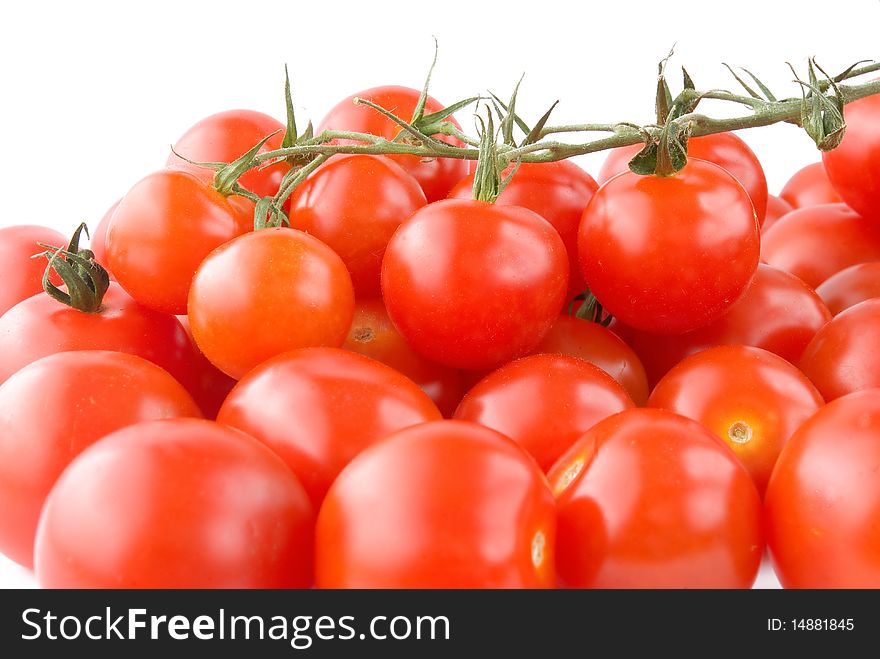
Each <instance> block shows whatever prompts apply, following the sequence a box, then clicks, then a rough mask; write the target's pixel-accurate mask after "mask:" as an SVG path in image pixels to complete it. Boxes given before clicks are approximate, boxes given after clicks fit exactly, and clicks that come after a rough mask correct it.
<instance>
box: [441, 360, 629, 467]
mask: <svg viewBox="0 0 880 659" xmlns="http://www.w3.org/2000/svg"><path fill="white" fill-rule="evenodd" d="M631 407H634V404H633V402H632V399H630V397H629V395H628V394H627V393H626V390H625V389H624V388H623V387H622V386H621V385H620V384H619V383H618V382H617V381H616V380H614V378H612V377H611V376H610V375H608V374H607V373H606V372H605V371H603V370H602V369H600V368H599V367H598V366H594V365H593V364H590V363H589V362H585V361H584V360H582V359H578V358H577V357H568V356H565V355H531V356H529V357H522V358H521V359H517V360H516V361H513V362H510V363H509V364H506V365H505V366H502V367H501V368H499V369H498V370H497V371H494V372H492V373H490V374H489V375H487V376H486V377H485V378H483V379H482V380H481V381H480V382H478V383H477V384H476V385H475V386H474V387H473V388H472V389H471V390H470V391H468V392H467V394H465V397H464V398H463V399H462V401H461V403H460V404H459V406H458V409H456V410H455V416H454V418H456V419H461V420H462V421H473V422H474V423H479V424H481V425H483V426H486V427H487V428H492V429H493V430H497V431H498V432H500V433H501V434H503V435H506V436H507V437H510V438H511V439H512V440H514V441H515V442H516V443H517V444H519V445H520V446H521V447H522V448H523V449H525V450H526V451H528V452H529V454H530V455H531V456H532V457H533V458H535V461H536V462H537V463H538V466H539V467H541V469H543V470H544V471H546V470H547V469H549V468H550V467H552V466H553V463H554V462H555V461H556V460H557V459H558V458H559V456H560V455H562V454H563V453H564V452H565V451H566V450H567V449H568V447H569V446H571V445H572V444H573V443H574V442H575V440H577V438H578V437H580V436H581V435H582V434H583V433H584V432H586V431H587V430H589V429H590V428H592V427H593V426H594V425H596V423H598V422H599V421H601V420H602V419H605V418H608V417H609V416H611V415H612V414H615V413H617V412H621V411H623V410H625V409H629V408H631Z"/></svg>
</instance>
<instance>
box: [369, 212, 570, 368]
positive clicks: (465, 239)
mask: <svg viewBox="0 0 880 659" xmlns="http://www.w3.org/2000/svg"><path fill="white" fill-rule="evenodd" d="M567 287H568V258H567V256H566V253H565V245H564V244H563V243H562V239H561V238H560V237H559V234H558V233H557V232H556V230H555V229H554V228H553V227H552V226H551V225H550V224H549V223H548V222H547V221H546V220H544V219H543V218H542V217H541V216H540V215H538V214H537V213H535V212H534V211H530V210H528V209H526V208H521V207H519V206H496V205H494V204H489V203H486V202H483V201H474V200H466V199H448V200H444V201H440V202H436V203H433V204H428V205H427V206H425V207H424V208H421V209H419V210H418V211H416V212H415V214H414V215H412V217H410V218H409V219H408V220H406V221H405V222H404V223H403V224H401V225H400V228H399V229H398V230H397V231H396V232H395V234H394V236H393V237H392V238H391V241H390V242H389V243H388V250H387V251H386V252H385V258H384V260H383V262H382V294H383V297H384V299H385V305H386V308H387V309H388V315H389V316H391V320H392V321H393V322H394V324H395V326H396V327H397V329H398V330H400V333H401V334H402V335H403V337H404V338H405V339H406V341H407V343H409V344H410V345H411V346H412V347H413V349H415V350H416V351H417V352H419V353H420V354H422V355H424V356H425V357H427V358H428V359H431V360H432V361H436V362H440V363H441V364H446V365H449V366H453V367H456V368H469V369H484V368H485V369H488V368H494V367H497V366H500V365H501V364H503V363H505V362H507V361H510V360H511V359H513V358H515V357H519V356H522V355H524V354H526V353H528V352H529V351H531V350H533V349H534V348H535V346H537V345H538V343H539V342H540V341H541V339H542V338H543V337H544V335H545V334H546V333H547V331H548V330H549V329H550V326H551V325H552V324H553V322H554V321H555V320H556V316H557V315H558V314H559V312H560V311H561V309H562V304H563V302H564V300H565V293H566V290H567Z"/></svg>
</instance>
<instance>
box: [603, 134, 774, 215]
mask: <svg viewBox="0 0 880 659" xmlns="http://www.w3.org/2000/svg"><path fill="white" fill-rule="evenodd" d="M642 146H643V145H641V144H634V145H632V146H625V147H620V148H617V149H612V150H611V151H609V152H608V156H607V157H606V158H605V162H604V163H603V164H602V169H601V170H599V183H605V181H607V180H608V179H610V178H611V177H613V176H615V175H616V174H620V173H621V172H625V171H628V169H629V166H628V165H629V161H630V160H632V159H633V156H635V155H636V154H637V153H638V152H639V151H641V150H642ZM688 157H690V158H699V159H700V160H708V161H709V162H714V163H715V164H716V165H719V166H720V167H723V168H724V169H726V170H727V171H728V172H729V173H730V174H731V175H732V176H733V177H734V178H735V179H736V180H737V181H739V182H740V183H741V184H742V186H743V187H744V188H745V189H746V192H748V194H749V199H751V200H752V205H753V206H754V208H755V216H756V217H757V219H758V226H761V225H762V224H763V223H764V215H765V211H766V208H767V178H766V177H765V176H764V168H763V167H761V163H760V161H759V160H758V157H757V156H756V155H755V152H754V151H752V150H751V149H750V148H749V145H748V144H746V143H745V142H743V140H742V139H741V138H740V137H738V136H737V135H735V134H733V133H714V134H712V135H703V136H702V137H692V138H691V139H689V140H688Z"/></svg>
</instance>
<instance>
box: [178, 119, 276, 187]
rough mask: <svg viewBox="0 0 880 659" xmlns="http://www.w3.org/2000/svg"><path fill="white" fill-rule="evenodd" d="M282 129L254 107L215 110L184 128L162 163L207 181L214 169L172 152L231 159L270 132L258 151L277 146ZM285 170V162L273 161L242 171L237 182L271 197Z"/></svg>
mask: <svg viewBox="0 0 880 659" xmlns="http://www.w3.org/2000/svg"><path fill="white" fill-rule="evenodd" d="M284 129H285V127H284V124H282V123H281V122H280V121H278V120H277V119H275V118H274V117H270V116H269V115H267V114H263V113H262V112H257V111H255V110H227V111H225V112H218V113H217V114H212V115H210V116H208V117H205V118H204V119H202V120H200V121H198V122H196V123H195V124H194V125H193V126H191V127H190V128H188V129H187V131H186V132H185V133H184V134H183V135H182V136H181V137H180V139H179V140H177V142H175V144H174V147H173V149H174V150H173V151H172V152H171V153H170V154H168V161H167V162H166V164H167V165H168V166H169V167H174V168H176V169H183V170H185V171H188V172H190V173H192V174H194V175H196V176H198V177H199V178H201V179H202V180H205V181H206V182H208V183H210V182H211V181H212V180H213V178H214V173H215V170H214V169H211V168H207V167H199V166H198V165H193V164H190V163H188V162H187V161H186V160H184V159H183V158H180V157H179V156H178V155H176V154H180V156H183V157H184V158H187V159H189V160H192V161H194V162H232V161H234V160H237V159H238V158H240V157H241V156H243V155H244V154H245V153H247V152H248V151H250V150H251V149H252V148H254V147H255V146H256V145H257V143H258V142H259V141H260V140H262V139H263V138H265V137H266V136H268V135H272V133H275V134H274V135H273V136H272V137H270V138H269V140H268V141H267V142H266V143H265V144H264V145H263V146H262V147H260V150H259V153H266V152H268V151H274V150H276V149H280V148H281V141H282V140H283V139H284ZM175 152H176V154H175ZM289 170H290V165H289V164H288V163H286V162H283V161H282V162H277V163H273V164H272V165H269V166H268V167H258V168H255V169H252V170H250V171H248V172H246V173H245V174H243V175H242V176H241V177H240V178H239V179H238V182H239V183H240V184H241V185H242V186H244V187H245V188H246V189H248V190H250V191H251V192H255V193H257V194H258V195H259V196H261V197H271V196H274V195H275V193H276V192H278V188H279V187H280V186H281V179H282V178H283V177H284V175H285V174H286V173H287V172H288V171H289Z"/></svg>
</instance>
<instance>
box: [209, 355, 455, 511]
mask: <svg viewBox="0 0 880 659" xmlns="http://www.w3.org/2000/svg"><path fill="white" fill-rule="evenodd" d="M438 419H440V412H438V411H437V408H436V406H435V405H434V404H433V403H432V402H431V399H430V398H428V396H427V395H426V394H425V393H424V392H423V391H422V390H421V389H419V387H418V386H417V385H416V384H415V383H414V382H412V381H410V380H409V379H407V378H406V377H404V376H403V375H401V374H400V373H398V372H397V371H395V370H394V369H392V368H390V367H388V366H385V365H384V364H381V363H379V362H377V361H374V360H372V359H368V358H367V357H364V356H363V355H358V354H355V353H353V352H349V351H347V350H339V349H335V348H306V349H303V350H295V351H291V352H288V353H285V354H283V355H279V356H278V357H275V358H274V359H270V360H269V361H267V362H265V363H263V364H261V365H260V366H258V367H257V368H255V369H254V370H253V371H251V372H250V373H248V374H247V375H246V376H245V377H244V378H242V380H241V382H239V384H238V385H237V386H236V387H235V388H234V389H233V390H232V392H231V393H230V394H229V396H228V397H227V399H226V401H225V402H224V403H223V407H221V408H220V413H219V414H218V415H217V420H218V421H219V422H220V423H224V424H226V425H228V426H232V427H234V428H238V429H240V430H243V431H244V432H246V433H248V434H249V435H251V436H253V437H256V438H257V439H259V440H260V441H261V442H263V443H264V444H266V445H267V446H268V447H269V448H271V449H272V450H273V451H274V452H275V453H277V454H278V455H280V456H281V458H282V459H283V460H284V461H285V462H286V463H287V465H288V466H289V467H290V468H291V469H292V470H293V472H294V473H295V474H296V475H297V476H299V477H300V479H301V480H302V483H303V485H304V486H305V489H306V491H307V492H308V494H309V497H310V498H311V500H312V502H313V503H314V504H315V507H316V509H317V507H318V506H319V505H320V504H321V500H322V499H323V498H324V494H325V493H326V491H327V488H328V487H329V486H330V483H332V482H333V479H334V478H335V477H336V475H337V474H338V473H339V472H340V471H341V470H342V468H343V467H344V466H345V465H346V464H348V462H349V461H350V460H351V459H352V458H354V457H355V456H356V455H357V454H358V453H360V452H361V451H362V450H364V449H365V448H366V447H367V446H369V445H371V444H373V443H375V442H376V441H378V440H380V439H382V438H383V437H384V436H385V435H388V434H390V433H392V432H394V431H396V430H400V429H401V428H406V427H407V426H411V425H415V424H418V423H423V422H425V421H436V420H438Z"/></svg>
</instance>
